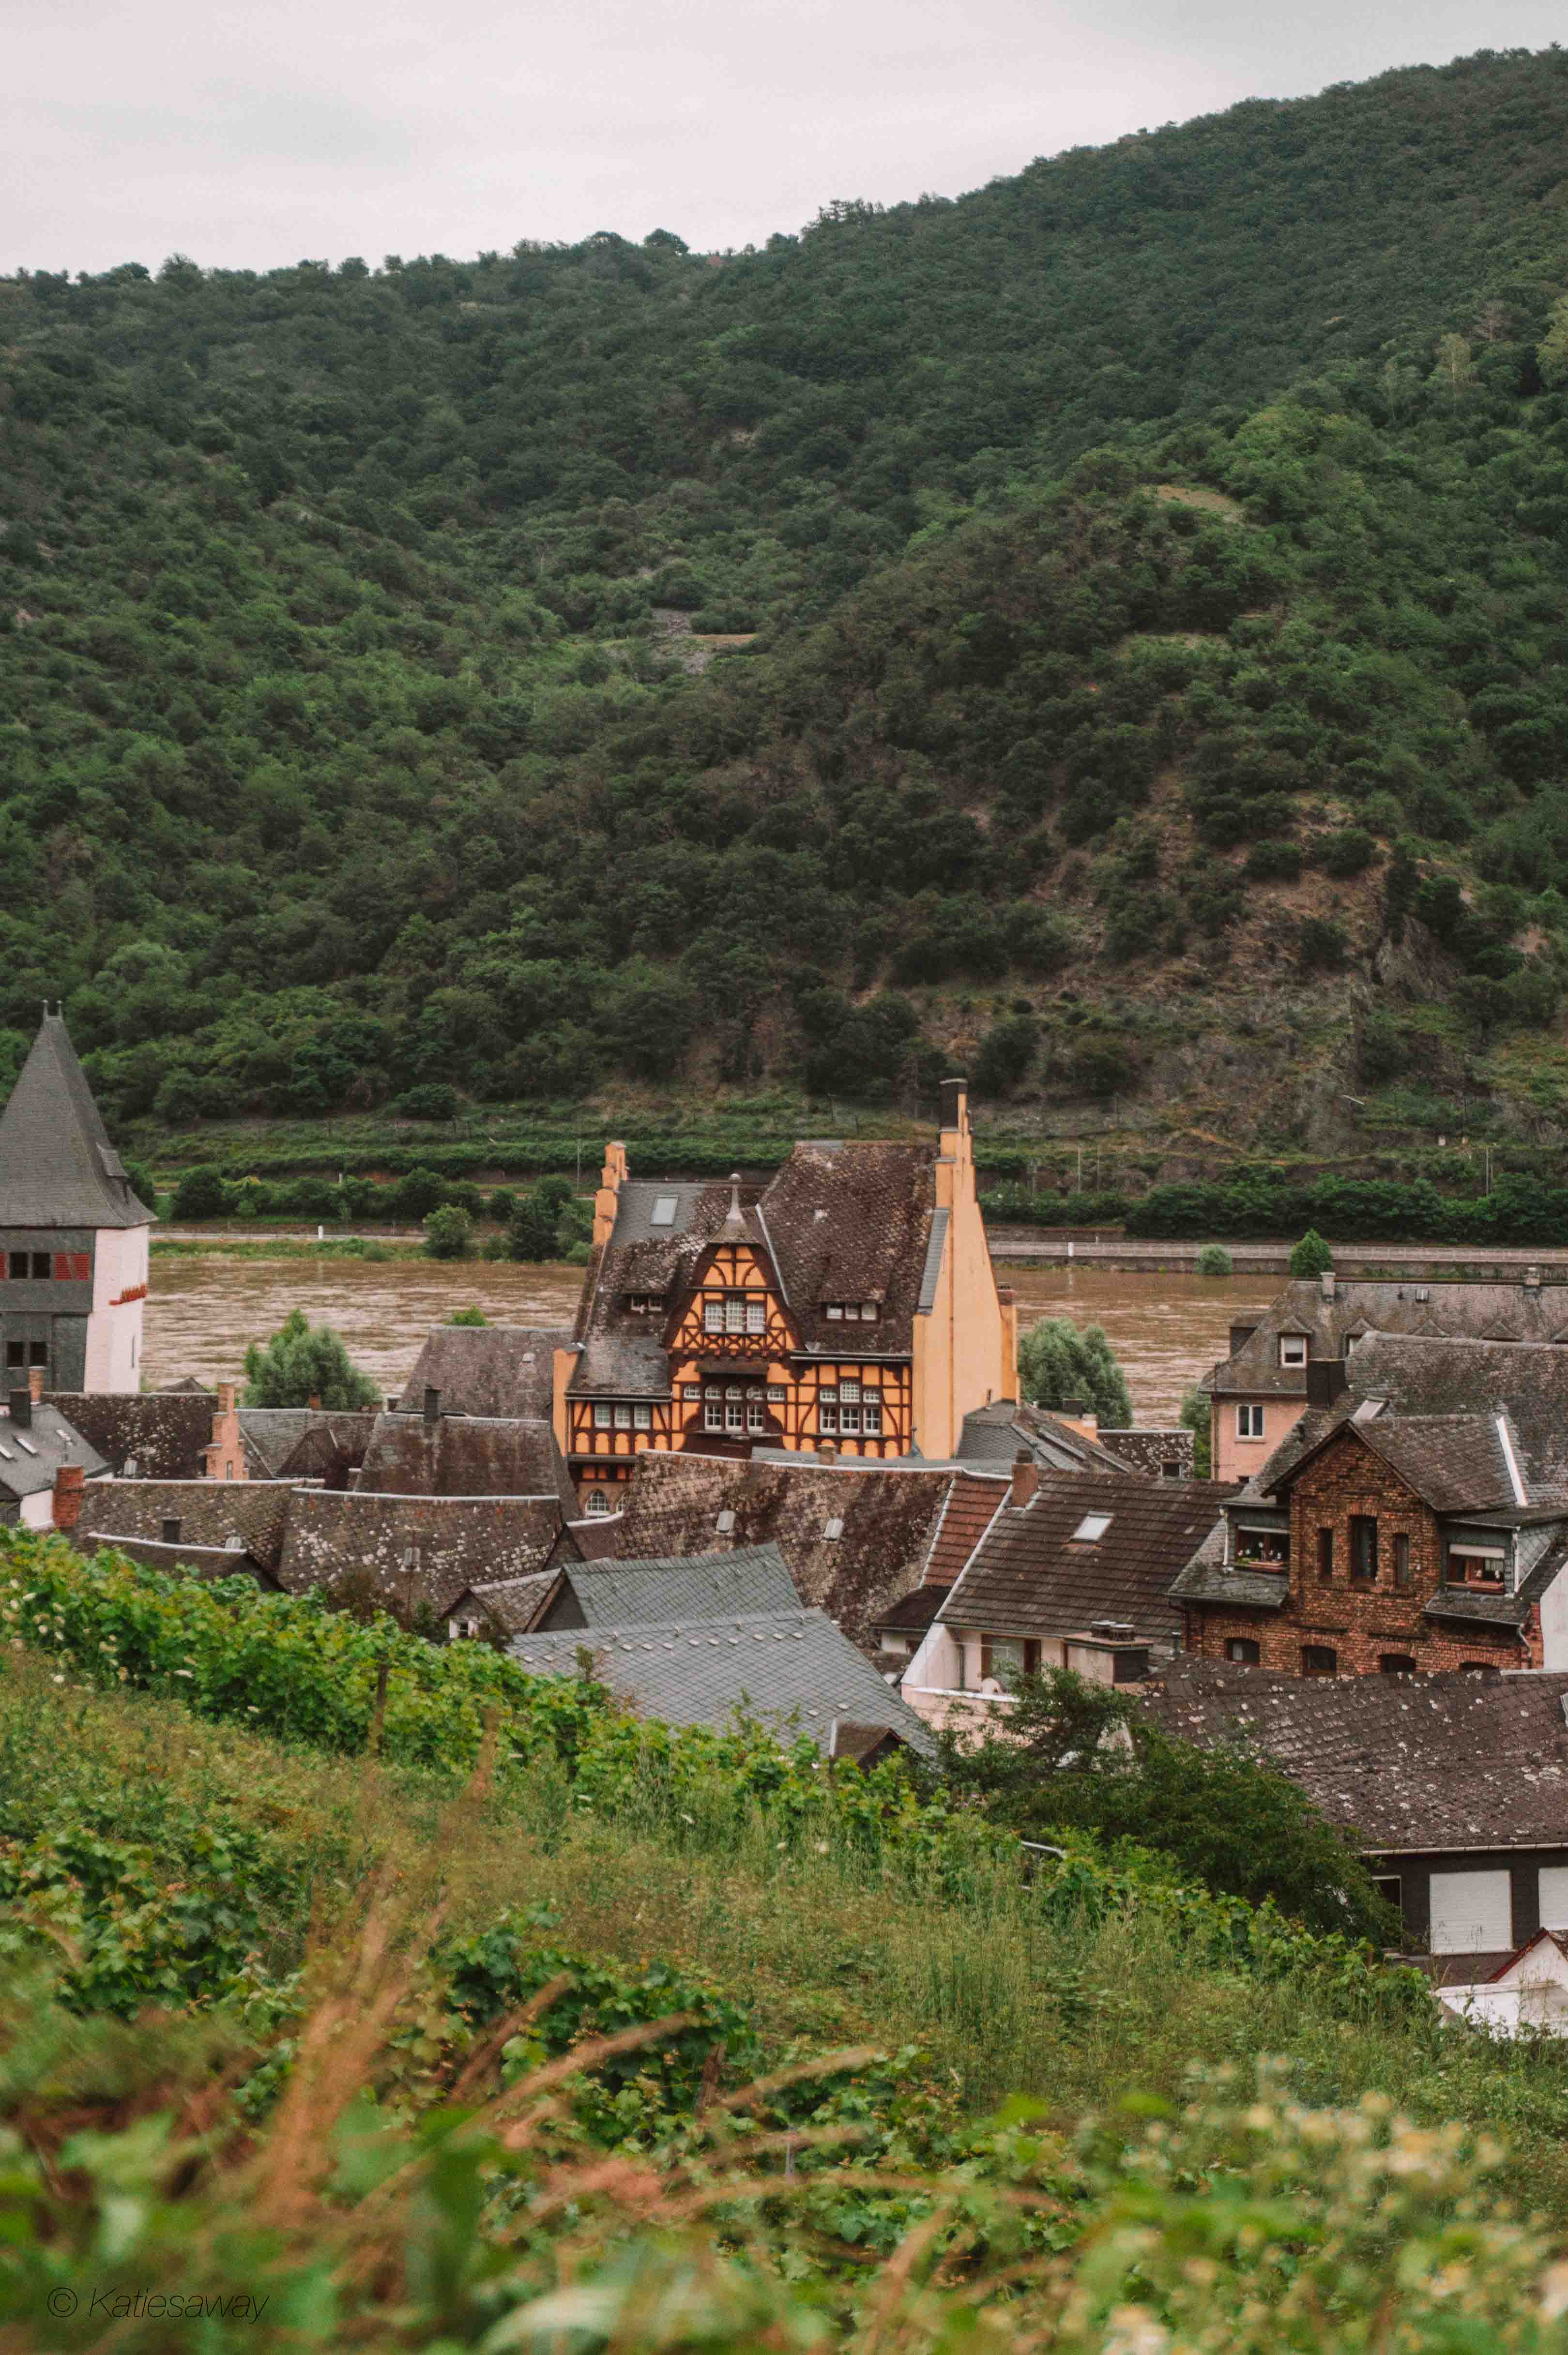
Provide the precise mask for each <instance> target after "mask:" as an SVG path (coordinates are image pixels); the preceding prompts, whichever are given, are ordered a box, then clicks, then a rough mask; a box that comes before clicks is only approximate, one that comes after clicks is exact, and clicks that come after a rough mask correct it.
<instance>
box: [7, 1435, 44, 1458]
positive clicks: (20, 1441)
mask: <svg viewBox="0 0 1568 2355" xmlns="http://www.w3.org/2000/svg"><path fill="white" fill-rule="evenodd" d="M13 1436H14V1437H15V1439H16V1444H17V1446H18V1447H20V1448H24V1449H25V1450H26V1451H27V1454H28V1455H37V1452H38V1451H37V1448H36V1447H35V1446H34V1445H33V1443H32V1441H31V1440H30V1439H24V1438H23V1436H22V1434H21V1433H20V1432H19V1431H18V1432H16V1433H14V1434H13Z"/></svg>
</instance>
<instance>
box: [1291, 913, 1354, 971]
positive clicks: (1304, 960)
mask: <svg viewBox="0 0 1568 2355" xmlns="http://www.w3.org/2000/svg"><path fill="white" fill-rule="evenodd" d="M1348 949H1349V941H1348V939H1347V937H1346V933H1345V928H1344V926H1343V925H1342V924H1331V923H1329V922H1327V920H1326V919H1325V918H1324V917H1322V916H1305V917H1303V919H1302V923H1301V945H1300V951H1299V954H1300V959H1301V967H1302V971H1303V972H1304V973H1310V972H1313V971H1315V970H1317V968H1319V967H1321V968H1324V969H1326V970H1328V971H1329V972H1337V971H1338V970H1339V967H1340V966H1341V965H1342V964H1344V962H1345V957H1346V953H1347V951H1348Z"/></svg>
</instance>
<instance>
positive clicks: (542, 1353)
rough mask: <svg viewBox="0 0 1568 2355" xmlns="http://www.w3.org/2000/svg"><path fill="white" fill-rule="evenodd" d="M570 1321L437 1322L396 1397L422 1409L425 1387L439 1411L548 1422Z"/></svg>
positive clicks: (402, 1405)
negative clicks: (434, 1394)
mask: <svg viewBox="0 0 1568 2355" xmlns="http://www.w3.org/2000/svg"><path fill="white" fill-rule="evenodd" d="M570 1345H571V1326H570V1325H486V1326H478V1325H475V1326H467V1325H438V1326H437V1327H435V1329H434V1330H433V1332H432V1333H430V1334H429V1335H427V1337H426V1338H425V1343H424V1347H423V1348H421V1351H420V1353H419V1356H418V1357H417V1358H416V1359H415V1360H414V1365H413V1371H412V1372H411V1374H410V1376H409V1378H408V1380H407V1381H406V1382H405V1383H404V1385H403V1389H402V1394H401V1396H400V1400H399V1401H398V1404H399V1409H400V1412H403V1413H409V1412H414V1413H418V1412H421V1410H422V1408H423V1405H424V1394H425V1391H426V1389H427V1388H429V1389H432V1390H437V1391H440V1392H441V1407H442V1412H443V1414H476V1415H486V1416H512V1415H519V1416H522V1417H523V1418H525V1419H526V1420H527V1421H529V1422H533V1423H548V1422H549V1419H550V1417H551V1415H552V1414H553V1412H554V1411H555V1353H556V1351H557V1349H564V1348H569V1347H570Z"/></svg>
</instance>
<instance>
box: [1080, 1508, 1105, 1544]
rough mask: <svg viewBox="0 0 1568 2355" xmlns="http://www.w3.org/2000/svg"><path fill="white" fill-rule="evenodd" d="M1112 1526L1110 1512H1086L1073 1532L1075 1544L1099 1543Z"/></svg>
mask: <svg viewBox="0 0 1568 2355" xmlns="http://www.w3.org/2000/svg"><path fill="white" fill-rule="evenodd" d="M1110 1526H1111V1516H1110V1514H1109V1513H1085V1514H1084V1516H1083V1519H1082V1520H1081V1521H1080V1522H1079V1524H1078V1527H1077V1528H1076V1529H1074V1530H1073V1532H1072V1542H1073V1544H1074V1545H1098V1544H1099V1542H1100V1540H1101V1539H1102V1538H1103V1537H1104V1534H1105V1531H1106V1530H1107V1529H1109V1528H1110Z"/></svg>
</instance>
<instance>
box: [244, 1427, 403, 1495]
mask: <svg viewBox="0 0 1568 2355" xmlns="http://www.w3.org/2000/svg"><path fill="white" fill-rule="evenodd" d="M305 1412H306V1413H307V1415H308V1416H309V1420H308V1422H307V1423H306V1424H305V1427H304V1431H303V1432H302V1433H300V1436H299V1437H298V1439H296V1440H295V1442H294V1444H293V1446H292V1447H291V1448H290V1449H289V1450H288V1452H287V1454H286V1455H284V1456H283V1459H282V1461H281V1462H280V1464H279V1465H278V1467H277V1476H278V1478H279V1479H280V1480H325V1483H326V1485H327V1486H328V1487H336V1488H342V1487H347V1476H348V1474H349V1473H350V1472H355V1471H357V1470H358V1468H359V1466H360V1465H361V1464H363V1463H364V1461H365V1451H366V1449H367V1448H368V1446H369V1444H370V1437H371V1433H373V1432H374V1430H375V1428H376V1417H375V1415H374V1414H367V1413H357V1412H356V1413H347V1414H340V1413H334V1412H328V1411H327V1410H325V1409H322V1410H321V1411H320V1412H314V1411H312V1410H311V1409H309V1408H307V1409H306V1410H305ZM241 1430H243V1426H241Z"/></svg>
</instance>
